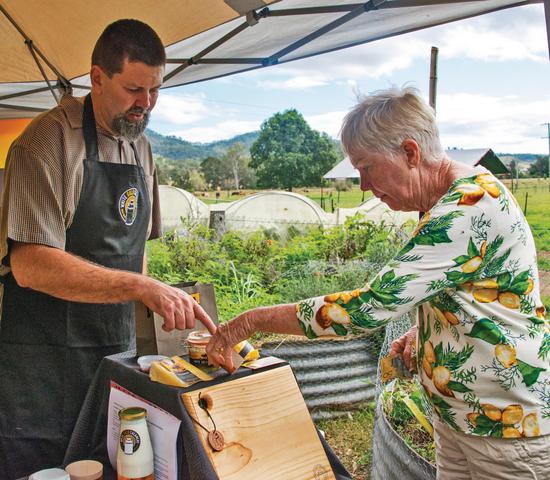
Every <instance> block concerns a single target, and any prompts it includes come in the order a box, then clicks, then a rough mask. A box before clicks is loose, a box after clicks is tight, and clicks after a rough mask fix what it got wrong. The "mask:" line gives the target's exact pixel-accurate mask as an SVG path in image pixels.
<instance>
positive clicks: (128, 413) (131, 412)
mask: <svg viewBox="0 0 550 480" xmlns="http://www.w3.org/2000/svg"><path fill="white" fill-rule="evenodd" d="M118 417H119V418H120V419H121V420H139V419H141V418H146V417H147V410H145V408H141V407H128V408H123V409H122V410H119V412H118Z"/></svg>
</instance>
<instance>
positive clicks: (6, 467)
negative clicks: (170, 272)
mask: <svg viewBox="0 0 550 480" xmlns="http://www.w3.org/2000/svg"><path fill="white" fill-rule="evenodd" d="M83 132H84V140H85V143H86V160H84V178H83V184H82V193H81V195H80V200H79V203H78V207H77V209H76V212H75V215H74V219H73V223H72V225H71V227H70V228H69V229H68V230H67V232H66V247H65V250H66V251H67V252H69V253H72V254H74V255H77V256H79V257H82V258H85V259H87V260H89V261H90V262H93V263H96V264H99V265H103V266H105V267H109V268H115V269H119V270H129V271H134V272H141V271H142V265H143V251H144V247H145V241H146V235H147V227H148V224H149V217H150V214H151V205H150V202H149V195H148V193H147V184H146V181H145V177H144V173H143V168H142V167H141V165H140V164H139V158H138V156H137V151H136V149H135V147H134V145H133V144H132V147H133V149H134V154H135V156H136V161H137V163H138V165H127V164H115V163H107V162H100V161H99V155H98V147H97V132H96V125H95V119H94V114H93V108H92V101H91V97H90V95H88V96H87V97H86V100H85V102H84V112H83ZM52 274H54V275H55V274H56V272H52ZM59 275H61V273H59ZM83 280H84V281H85V280H86V279H83ZM3 283H4V297H3V302H2V317H1V320H0V479H4V478H6V479H11V478H18V477H21V476H23V475H27V474H29V473H32V472H34V471H36V470H39V469H41V468H45V467H53V466H57V465H60V464H61V462H62V461H63V455H64V452H65V449H66V447H67V443H68V440H69V437H70V435H71V432H72V430H73V427H74V424H75V422H76V418H77V416H78V413H79V410H80V407H81V405H82V402H83V400H84V397H85V395H86V391H87V389H88V386H89V384H90V382H91V380H92V377H93V375H94V373H95V371H96V369H97V367H98V364H99V362H100V361H101V359H102V358H103V357H104V356H106V355H112V354H114V353H118V352H122V351H125V350H128V349H129V348H130V347H131V345H132V344H133V340H134V332H135V327H134V304H133V302H128V303H122V304H91V303H79V302H68V301H64V300H61V299H58V298H54V297H52V296H49V295H46V294H44V293H40V292H38V291H35V290H31V289H29V288H21V287H19V286H18V285H17V283H16V282H15V279H14V278H13V276H12V275H11V273H9V274H8V275H7V276H6V277H5V278H4V280H3ZM115 288H116V287H115ZM105 433H106V432H105Z"/></svg>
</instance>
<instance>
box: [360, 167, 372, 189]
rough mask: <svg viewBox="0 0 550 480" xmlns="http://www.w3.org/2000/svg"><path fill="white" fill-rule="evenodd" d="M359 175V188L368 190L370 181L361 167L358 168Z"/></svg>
mask: <svg viewBox="0 0 550 480" xmlns="http://www.w3.org/2000/svg"><path fill="white" fill-rule="evenodd" d="M359 177H360V179H361V183H360V186H361V190H363V191H364V192H366V191H367V190H370V183H369V181H368V179H367V174H366V172H365V171H364V170H363V169H360V170H359Z"/></svg>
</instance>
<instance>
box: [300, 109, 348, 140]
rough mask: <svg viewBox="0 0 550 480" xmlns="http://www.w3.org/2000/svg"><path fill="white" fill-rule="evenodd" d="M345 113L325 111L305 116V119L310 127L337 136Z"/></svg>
mask: <svg viewBox="0 0 550 480" xmlns="http://www.w3.org/2000/svg"><path fill="white" fill-rule="evenodd" d="M346 113H347V112H345V111H336V112H327V113H323V114H320V115H310V116H306V117H305V119H306V121H307V123H308V124H309V126H310V127H311V128H313V129H315V130H319V131H320V132H325V133H326V134H328V135H330V136H331V137H333V138H337V137H338V134H339V132H340V127H341V126H342V120H343V119H344V116H345V115H346Z"/></svg>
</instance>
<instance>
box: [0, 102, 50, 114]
mask: <svg viewBox="0 0 550 480" xmlns="http://www.w3.org/2000/svg"><path fill="white" fill-rule="evenodd" d="M0 108H7V109H9V110H21V111H23V112H45V111H46V110H47V108H38V107H26V106H24V105H9V104H7V103H0Z"/></svg>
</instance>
